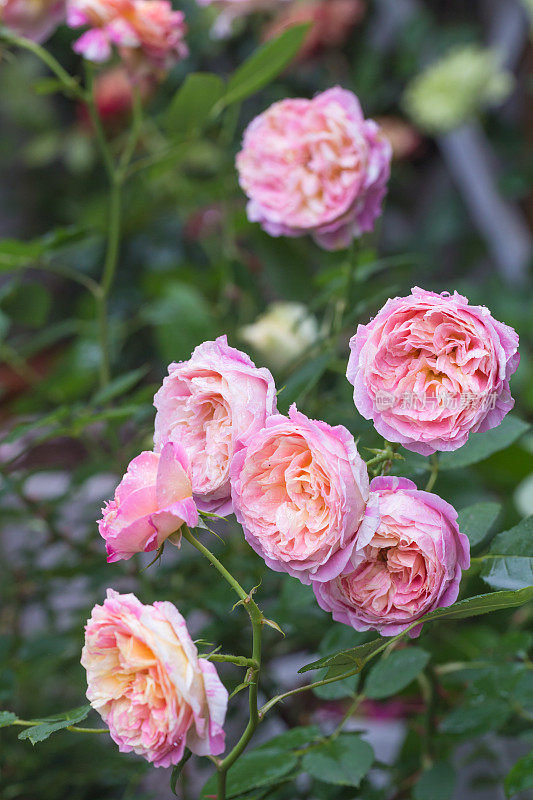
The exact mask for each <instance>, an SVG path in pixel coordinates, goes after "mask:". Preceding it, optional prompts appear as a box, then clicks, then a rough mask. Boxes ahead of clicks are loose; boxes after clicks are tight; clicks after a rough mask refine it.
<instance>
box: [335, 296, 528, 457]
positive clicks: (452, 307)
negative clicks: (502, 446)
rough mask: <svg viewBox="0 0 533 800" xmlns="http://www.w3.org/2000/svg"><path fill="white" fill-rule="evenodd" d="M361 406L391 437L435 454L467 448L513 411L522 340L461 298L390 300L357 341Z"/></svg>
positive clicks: (355, 376)
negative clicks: (474, 436) (512, 389)
mask: <svg viewBox="0 0 533 800" xmlns="http://www.w3.org/2000/svg"><path fill="white" fill-rule="evenodd" d="M350 349H351V355H350V359H349V362H348V370H347V373H346V375H347V378H348V380H349V381H350V383H351V384H352V385H353V387H354V402H355V406H356V408H357V410H358V411H359V413H360V414H362V415H363V417H365V419H372V420H373V422H374V425H375V428H376V430H377V431H378V433H380V434H381V435H382V436H384V437H385V438H386V439H388V440H389V441H392V442H399V443H400V444H403V446H404V447H406V448H407V449H408V450H414V451H415V452H417V453H420V454H421V455H425V456H426V455H430V454H431V453H434V452H435V451H436V450H456V449H457V448H458V447H462V445H464V444H465V442H466V441H467V439H468V435H469V434H470V433H474V432H475V431H487V430H489V429H490V428H494V427H495V426H496V425H499V424H500V422H501V421H502V419H503V418H504V416H505V415H506V414H507V413H508V412H509V411H510V410H511V409H512V407H513V405H514V400H513V399H512V397H511V392H510V388H509V378H510V377H511V375H512V374H513V373H514V372H515V370H516V368H517V367H518V362H519V360H520V356H519V355H518V352H517V351H518V335H517V334H516V332H515V331H514V330H513V329H512V328H510V327H508V326H507V325H504V324H503V323H502V322H498V320H496V319H494V317H492V316H491V314H490V312H489V310H488V309H487V308H485V307H484V306H471V305H469V303H468V300H467V299H466V297H462V296H461V295H460V294H457V292H455V293H454V294H453V295H450V294H449V293H448V292H443V293H442V294H436V293H435V292H427V291H424V290H423V289H419V288H415V289H413V290H412V293H411V294H410V295H409V296H407V297H395V298H394V299H392V300H387V302H386V303H385V305H384V306H383V308H382V309H381V311H380V312H379V313H378V314H377V315H376V316H375V317H374V319H373V320H372V321H371V322H369V323H368V325H359V327H358V329H357V333H356V334H355V336H353V338H352V339H351V341H350Z"/></svg>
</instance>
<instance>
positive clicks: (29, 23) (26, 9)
mask: <svg viewBox="0 0 533 800" xmlns="http://www.w3.org/2000/svg"><path fill="white" fill-rule="evenodd" d="M65 14H66V11H65V0H0V24H1V25H5V27H6V28H9V30H11V31H13V33H16V34H17V35H19V36H25V37H26V38H27V39H32V40H33V41H35V42H42V41H44V40H45V39H47V38H48V37H49V36H50V34H51V33H53V32H54V31H55V29H56V28H57V26H58V25H59V24H60V23H61V22H63V21H64V19H65Z"/></svg>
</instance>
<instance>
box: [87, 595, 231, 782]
mask: <svg viewBox="0 0 533 800" xmlns="http://www.w3.org/2000/svg"><path fill="white" fill-rule="evenodd" d="M81 663H82V665H83V666H84V667H85V669H86V670H87V684H88V689H87V698H88V700H89V702H90V703H91V705H92V707H93V708H94V709H96V711H98V713H99V714H100V716H101V717H102V719H103V720H104V722H106V723H107V725H108V726H109V733H110V734H111V737H112V738H113V740H114V741H115V742H116V743H117V744H118V746H119V749H120V751H121V752H122V753H130V752H134V753H137V755H140V756H143V757H144V758H146V760H147V761H150V762H152V763H153V764H154V766H156V767H169V766H171V765H172V764H177V763H178V762H179V761H180V759H181V757H182V756H183V753H184V750H185V747H188V748H189V750H192V752H193V753H196V754H197V755H201V756H205V755H218V754H219V753H222V752H223V750H224V731H223V728H222V726H223V724H224V719H225V716H226V706H227V702H228V693H227V691H226V689H225V688H224V686H223V685H222V683H221V682H220V679H219V677H218V675H217V671H216V669H215V667H214V665H213V664H211V662H210V661H206V660H205V659H203V658H198V652H197V650H196V647H195V646H194V644H193V642H192V639H191V637H190V635H189V632H188V630H187V625H186V623H185V620H184V619H183V617H182V616H181V614H180V613H179V612H178V611H177V609H176V608H175V607H174V606H173V605H172V603H154V604H153V605H152V606H145V605H143V604H142V603H141V602H140V601H139V600H138V599H137V598H136V597H135V595H133V594H122V595H121V594H118V593H117V592H114V591H113V590H112V589H108V591H107V600H105V601H104V604H103V605H102V606H95V607H94V608H93V611H92V614H91V618H90V619H89V620H88V622H87V625H86V627H85V647H84V648H83V652H82V657H81Z"/></svg>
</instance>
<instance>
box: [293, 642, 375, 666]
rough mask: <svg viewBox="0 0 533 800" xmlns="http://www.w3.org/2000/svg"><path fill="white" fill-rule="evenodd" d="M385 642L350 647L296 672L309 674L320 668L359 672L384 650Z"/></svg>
mask: <svg viewBox="0 0 533 800" xmlns="http://www.w3.org/2000/svg"><path fill="white" fill-rule="evenodd" d="M386 646H387V642H386V641H384V640H383V639H381V638H378V639H372V641H371V642H366V644H360V645H358V646H357V647H352V648H350V649H349V650H341V651H340V652H338V653H333V654H331V655H329V656H324V658H320V659H318V661H313V662H312V663H311V664H306V666H305V667H301V668H300V669H299V670H298V672H309V670H312V669H320V668H321V667H345V670H344V671H345V672H350V671H352V670H353V671H354V672H356V671H357V672H360V671H361V670H362V669H363V667H364V666H365V664H366V663H367V661H369V660H370V659H371V658H372V657H373V656H374V655H376V654H377V653H379V652H380V651H381V650H384V649H385V648H386Z"/></svg>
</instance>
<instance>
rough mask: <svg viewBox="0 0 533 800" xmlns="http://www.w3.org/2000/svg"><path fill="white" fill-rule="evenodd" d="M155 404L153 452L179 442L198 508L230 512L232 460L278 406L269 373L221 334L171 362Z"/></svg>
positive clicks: (220, 512) (224, 512) (223, 512)
mask: <svg viewBox="0 0 533 800" xmlns="http://www.w3.org/2000/svg"><path fill="white" fill-rule="evenodd" d="M154 405H155V407H156V409H157V414H156V418H155V438H154V442H155V449H156V451H159V450H161V448H162V447H163V446H164V444H165V443H166V442H169V441H171V442H176V441H177V442H181V443H182V444H183V446H184V447H185V450H186V452H187V455H188V458H189V462H190V464H191V480H192V488H193V492H194V497H195V499H196V502H197V504H198V507H199V508H200V509H201V510H202V511H216V512H217V513H218V514H220V515H224V514H229V513H230V511H231V499H230V498H231V487H230V476H229V468H230V462H231V459H232V458H233V455H234V453H235V452H236V451H237V450H238V449H239V448H240V447H241V446H242V443H243V442H244V441H245V440H246V439H247V438H248V437H249V436H250V435H251V434H253V433H255V432H257V431H259V430H260V429H261V428H262V427H263V426H264V424H265V421H266V419H267V417H269V416H270V414H272V413H273V412H274V410H275V408H276V387H275V385H274V379H273V377H272V375H271V374H270V372H269V371H268V370H267V369H264V368H258V367H256V366H255V364H254V363H253V361H251V360H250V358H249V357H248V356H247V355H246V354H245V353H242V352H241V351H240V350H236V349H234V348H233V347H230V346H229V345H228V342H227V339H226V337H225V336H220V337H219V338H218V339H217V340H216V341H214V342H204V343H203V344H201V345H200V346H199V347H197V348H196V349H195V350H194V352H193V354H192V356H191V358H190V359H189V361H181V362H179V363H176V364H171V365H170V366H169V368H168V375H167V377H166V378H165V379H164V381H163V385H162V387H161V389H160V390H159V391H158V392H157V394H156V396H155V398H154Z"/></svg>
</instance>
